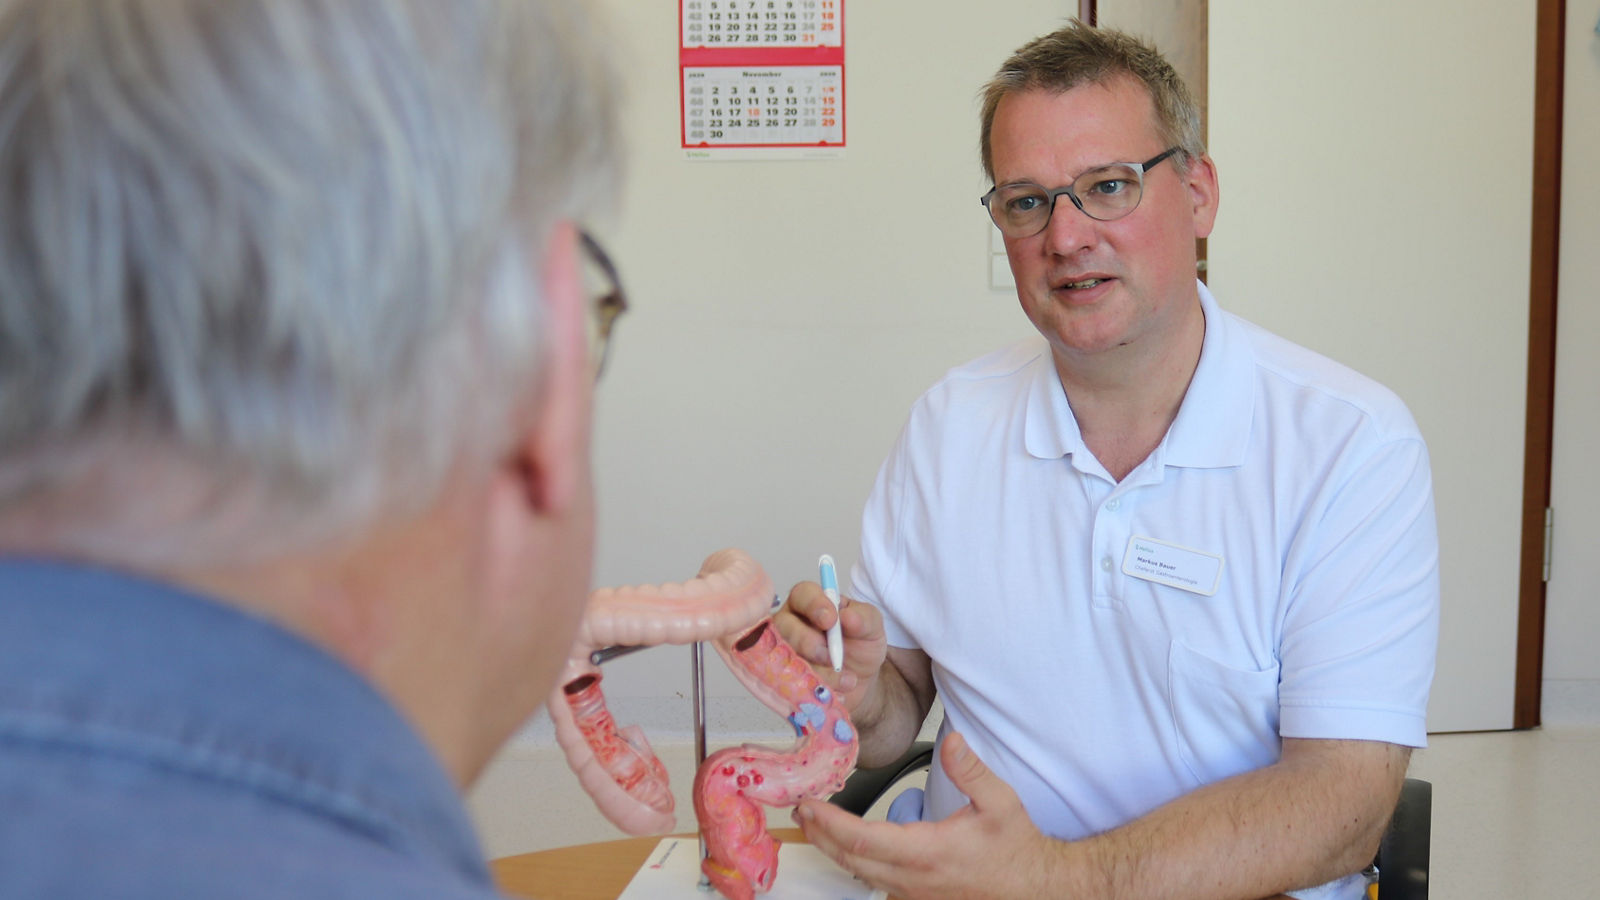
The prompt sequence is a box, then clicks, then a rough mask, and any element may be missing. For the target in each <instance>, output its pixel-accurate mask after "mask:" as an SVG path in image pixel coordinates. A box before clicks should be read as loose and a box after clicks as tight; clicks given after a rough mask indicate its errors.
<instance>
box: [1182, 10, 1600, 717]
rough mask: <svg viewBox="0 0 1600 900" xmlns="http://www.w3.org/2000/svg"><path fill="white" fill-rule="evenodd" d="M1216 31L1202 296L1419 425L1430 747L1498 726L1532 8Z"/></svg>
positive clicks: (1521, 398)
mask: <svg viewBox="0 0 1600 900" xmlns="http://www.w3.org/2000/svg"><path fill="white" fill-rule="evenodd" d="M1591 24H1592V23H1591ZM1210 29H1211V30H1210V72H1211V129H1210V141H1211V149H1212V151H1213V153H1214V155H1215V157H1216V159H1217V164H1218V168H1219V172H1220V179H1221V184H1222V206H1221V213H1220V216H1219V218H1218V221H1217V226H1216V232H1215V234H1214V235H1213V237H1212V239H1211V241H1210V261H1211V263H1210V264H1211V268H1210V282H1211V284H1212V286H1213V288H1214V289H1215V290H1216V293H1217V296H1218V298H1219V300H1220V301H1221V302H1222V303H1223V305H1224V306H1225V307H1228V308H1230V309H1232V310H1234V311H1235V312H1238V313H1240V314H1241V315H1243V316H1245V317H1246V318H1249V319H1252V320H1254V321H1256V322H1258V323H1260V324H1261V325H1263V326H1265V327H1267V328H1269V329H1271V330H1273V331H1276V332H1278V333H1279V334H1282V335H1284V336H1285V337H1288V338H1290V339H1291V340H1294V341H1297V342H1299V343H1301V344H1304V345H1306V346H1309V347H1311V348H1313V349H1316V350H1319V351H1321V352H1323V353H1326V354H1327V355H1329V356H1332V357H1334V358H1335V359H1339V360H1341V361H1343V362H1345V363H1347V364H1349V365H1351V366H1353V367H1355V368H1356V369H1358V370H1360V371H1362V372H1365V373H1366V374H1368V375H1370V376H1372V377H1374V378H1376V379H1378V380H1379V381H1382V382H1383V383H1385V384H1387V385H1389V386H1390V387H1391V388H1393V389H1394V390H1395V391H1396V392H1397V393H1399V394H1400V396H1401V397H1402V398H1404V399H1405V401H1406V402H1407V404H1408V405H1410V407H1411V410H1412V412H1413V413H1414V414H1415V416H1416V418H1417V421H1418V423H1419V424H1420V425H1421V427H1422V431H1423V434H1424V436H1425V437H1426V438H1427V440H1428V444H1429V450H1430V455H1431V459H1432V463H1433V473H1434V493H1435V501H1436V507H1437V510H1438V516H1439V537H1440V571H1441V578H1440V581H1441V591H1442V613H1441V622H1440V655H1439V666H1438V670H1437V675H1436V677H1435V680H1434V689H1433V696H1432V702H1431V703H1430V706H1429V715H1428V724H1429V728H1430V730H1434V731H1440V730H1444V731H1452V730H1482V729H1490V728H1508V727H1510V725H1511V717H1512V693H1513V688H1514V684H1515V678H1514V664H1515V641H1514V638H1515V634H1516V599H1517V578H1518V546H1519V544H1518V542H1519V535H1520V521H1521V493H1522V492H1521V485H1522V459H1523V453H1522V440H1523V439H1522V435H1523V427H1524V419H1525V415H1524V409H1525V405H1526V404H1525V394H1526V359H1527V319H1528V313H1527V310H1528V266H1529V259H1530V252H1529V247H1530V225H1531V207H1530V194H1529V191H1528V188H1527V181H1528V176H1529V173H1530V171H1531V166H1532V146H1533V118H1532V98H1533V62H1534V52H1533V51H1534V0H1504V2H1499V3H1493V4H1487V3H1484V4H1476V3H1468V4H1463V3H1458V2H1455V0H1413V2H1407V3H1393V2H1389V0H1343V2H1339V3H1328V2H1308V3H1260V2H1256V0H1213V2H1212V3H1211V17H1210Z"/></svg>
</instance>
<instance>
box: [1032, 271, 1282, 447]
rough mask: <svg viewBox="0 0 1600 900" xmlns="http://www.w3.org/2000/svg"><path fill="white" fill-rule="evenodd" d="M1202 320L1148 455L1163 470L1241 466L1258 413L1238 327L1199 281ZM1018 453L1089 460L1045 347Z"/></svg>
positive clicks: (1251, 365) (1249, 358)
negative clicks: (1179, 390) (1181, 385)
mask: <svg viewBox="0 0 1600 900" xmlns="http://www.w3.org/2000/svg"><path fill="white" fill-rule="evenodd" d="M1196 286H1197V287H1198V289H1199V292H1200V309H1201V311H1202V312H1204V314H1205V318H1206V334H1205V339H1204V341H1203V342H1202V343H1201V345H1200V362H1199V364H1198V365H1197V366H1196V367H1195V372H1194V378H1193V379H1192V380H1190V382H1189V390H1188V392H1187V393H1186V394H1185V395H1184V398H1183V404H1182V405H1181V406H1179V408H1178V416H1177V418H1176V419H1174V420H1173V423H1172V427H1171V428H1169V429H1168V430H1167V436H1166V438H1165V439H1164V440H1163V441H1162V442H1161V446H1160V447H1158V448H1157V449H1156V450H1155V453H1154V454H1152V455H1153V456H1155V457H1157V458H1158V459H1160V460H1161V462H1162V463H1163V464H1165V465H1169V466H1184V467H1189V468H1225V467H1228V466H1237V465H1241V464H1243V462H1244V457H1245V451H1246V448H1247V447H1248V445H1249V440H1250V422H1251V418H1252V416H1253V415H1254V410H1255V388H1254V383H1255V379H1254V377H1253V374H1254V371H1255V355H1254V353H1253V352H1252V350H1251V348H1250V342H1249V337H1248V336H1247V335H1246V334H1245V333H1244V331H1243V329H1242V328H1241V327H1240V326H1239V323H1238V322H1237V321H1235V320H1234V319H1233V318H1232V317H1231V316H1229V315H1227V314H1226V313H1224V312H1223V311H1222V308H1221V307H1219V306H1218V305H1217V301H1216V298H1214V297H1212V296H1211V291H1210V290H1208V289H1207V288H1206V286H1205V284H1204V283H1203V282H1198V281H1197V282H1196ZM1029 374H1030V378H1031V382H1030V384H1029V387H1028V396H1027V405H1026V412H1025V420H1024V423H1023V447H1024V448H1025V449H1026V450H1027V451H1028V453H1029V455H1031V456H1034V457H1036V458H1038V459H1060V458H1061V457H1064V456H1069V455H1071V456H1080V455H1081V457H1082V458H1083V459H1084V460H1085V461H1086V462H1087V460H1090V459H1093V455H1092V454H1090V453H1089V451H1088V447H1086V446H1085V445H1084V443H1083V432H1082V431H1080V430H1079V429H1078V420H1077V419H1076V418H1075V417H1074V416H1073V415H1072V406H1071V404H1069V403H1068V402H1067V394H1066V391H1064V390H1062V389H1061V379H1060V377H1059V376H1057V374H1056V370H1055V361H1054V358H1053V356H1052V354H1051V353H1050V352H1049V350H1048V345H1047V346H1046V350H1045V352H1043V353H1041V354H1040V355H1039V357H1038V358H1036V359H1035V360H1034V361H1033V362H1032V363H1031V364H1030V369H1029Z"/></svg>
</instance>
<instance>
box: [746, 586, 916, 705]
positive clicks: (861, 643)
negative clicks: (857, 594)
mask: <svg viewBox="0 0 1600 900" xmlns="http://www.w3.org/2000/svg"><path fill="white" fill-rule="evenodd" d="M772 621H773V623H774V624H776V625H777V626H778V633H779V634H780V635H782V636H783V639H784V640H785V641H787V642H788V644H789V646H791V647H793V648H794V649H795V652H796V653H799V654H800V655H801V656H802V657H804V658H805V659H806V660H807V661H809V662H810V663H811V667H812V669H813V670H814V671H815V672H816V673H817V677H818V678H820V679H821V680H822V681H823V683H825V684H828V685H832V687H833V689H834V691H836V692H837V693H838V694H839V695H840V696H841V697H842V698H843V699H844V704H845V708H846V709H848V710H850V712H851V713H854V712H855V711H856V709H857V707H859V706H860V705H861V700H862V699H863V698H864V697H866V696H867V693H868V692H869V691H870V690H871V688H872V686H873V684H874V683H875V682H876V681H877V678H878V670H879V669H880V668H882V667H883V661H884V659H885V658H886V657H887V655H888V652H889V642H888V638H886V637H885V636H884V632H883V614H882V613H880V612H879V611H878V608H877V607H875V606H873V605H872V604H870V603H862V602H861V601H859V600H852V599H851V598H849V597H843V596H841V597H840V598H839V609H838V610H837V611H835V610H834V608H833V603H832V601H830V600H829V599H828V597H827V595H826V594H824V593H823V592H822V586H821V585H819V584H817V583H816V582H814V581H802V582H800V583H799V584H797V585H795V586H794V587H793V588H792V589H790V591H789V600H788V602H786V603H784V604H783V608H782V609H780V610H778V612H777V613H776V614H774V615H773V617H772ZM836 621H837V622H838V623H839V624H840V631H841V632H842V634H843V636H844V671H842V672H835V671H833V664H832V663H831V662H829V661H828V629H829V628H831V627H832V626H833V623H834V622H836Z"/></svg>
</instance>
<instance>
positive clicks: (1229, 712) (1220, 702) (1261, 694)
mask: <svg viewBox="0 0 1600 900" xmlns="http://www.w3.org/2000/svg"><path fill="white" fill-rule="evenodd" d="M1167 662H1168V667H1167V679H1168V683H1167V696H1168V698H1169V700H1168V702H1169V703H1170V704H1171V708H1172V710H1171V711H1172V722H1173V727H1174V728H1175V730H1176V738H1177V749H1178V756H1179V758H1180V759H1182V760H1183V764H1184V765H1185V766H1186V767H1188V769H1189V772H1190V774H1192V775H1193V776H1194V777H1195V778H1196V779H1198V780H1199V782H1200V783H1201V784H1209V783H1211V782H1213V781H1220V780H1222V779H1224V778H1228V777H1231V776H1233V775H1238V774H1240V773H1241V772H1248V771H1250V770H1252V769H1259V768H1261V767H1262V766H1266V765H1270V764H1272V763H1274V762H1277V761H1278V757H1279V755H1280V754H1281V750H1282V745H1281V740H1280V738H1279V737H1278V667H1277V666H1273V667H1272V668H1270V669H1265V670H1261V671H1251V670H1245V669H1236V668H1233V667H1232V666H1229V665H1225V664H1223V663H1221V662H1218V661H1217V660H1214V659H1212V658H1211V657H1209V656H1206V655H1204V654H1202V653H1199V652H1198V651H1195V650H1193V649H1190V648H1189V647H1187V646H1185V645H1184V644H1183V643H1181V642H1179V641H1173V642H1172V650H1171V653H1170V655H1169V656H1168V661H1167Z"/></svg>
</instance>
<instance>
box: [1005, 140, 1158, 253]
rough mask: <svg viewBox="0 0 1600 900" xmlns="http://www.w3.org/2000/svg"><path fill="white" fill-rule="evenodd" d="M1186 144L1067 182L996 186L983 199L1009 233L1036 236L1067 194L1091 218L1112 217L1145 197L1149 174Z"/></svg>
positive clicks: (1097, 169)
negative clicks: (1055, 186)
mask: <svg viewBox="0 0 1600 900" xmlns="http://www.w3.org/2000/svg"><path fill="white" fill-rule="evenodd" d="M1180 149H1181V148H1179V147H1171V148H1169V149H1167V150H1166V151H1165V152H1163V153H1161V154H1160V155H1158V156H1154V157H1151V158H1150V159H1147V160H1145V161H1144V162H1142V163H1112V164H1111V165H1109V166H1100V167H1099V168H1095V169H1090V170H1089V171H1087V172H1084V173H1083V174H1082V175H1079V176H1078V177H1077V178H1074V179H1072V183H1071V184H1069V185H1067V186H1065V187H1058V188H1045V187H1041V186H1040V185H1037V184H1034V183H1033V182H1030V181H1024V182H1018V183H1016V184H1002V185H995V186H994V188H992V189H991V190H990V191H989V193H987V194H984V195H983V196H982V197H980V198H979V199H978V202H979V203H982V204H983V205H984V207H985V208H987V209H988V210H989V218H991V219H993V220H994V224H995V226H996V227H997V228H999V229H1000V233H1001V234H1003V235H1005V236H1006V237H1008V238H1025V237H1033V236H1034V235H1036V234H1038V233H1039V232H1041V231H1043V230H1044V229H1045V226H1047V225H1049V224H1050V214H1051V213H1052V212H1054V211H1055V208H1056V198H1057V197H1059V196H1061V195H1062V194H1066V195H1067V196H1068V197H1071V198H1072V205H1073V206H1076V207H1077V208H1078V209H1080V210H1082V211H1083V214H1084V215H1086V216H1088V217H1089V218H1091V219H1097V220H1099V221H1101V222H1110V221H1112V220H1115V219H1120V218H1122V217H1123V216H1125V215H1127V214H1128V213H1131V212H1133V211H1134V209H1136V208H1137V207H1138V206H1139V200H1140V198H1141V197H1143V196H1144V173H1146V172H1148V171H1150V170H1151V169H1153V168H1155V167H1156V166H1158V165H1160V164H1161V161H1162V160H1164V159H1166V158H1167V157H1169V156H1171V155H1173V154H1174V153H1177V152H1178V151H1179V150H1180Z"/></svg>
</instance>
